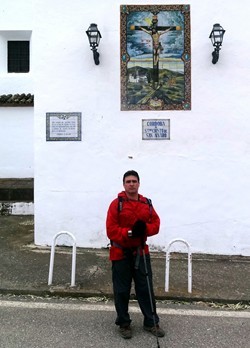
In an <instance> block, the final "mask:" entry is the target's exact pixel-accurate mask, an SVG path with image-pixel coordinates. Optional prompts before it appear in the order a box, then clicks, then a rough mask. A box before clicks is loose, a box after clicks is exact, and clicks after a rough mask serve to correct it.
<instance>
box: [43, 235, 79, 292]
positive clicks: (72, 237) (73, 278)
mask: <svg viewBox="0 0 250 348" xmlns="http://www.w3.org/2000/svg"><path fill="white" fill-rule="evenodd" d="M62 234H66V235H68V236H70V237H71V239H72V240H73V245H72V268H71V286H75V275H76V239H75V237H74V235H73V234H72V233H71V232H68V231H61V232H58V233H57V234H56V235H55V236H54V238H53V243H52V245H51V253H50V264H49V279H48V285H51V284H52V278H53V269H54V258H55V246H56V240H57V238H58V237H59V236H60V235H62Z"/></svg>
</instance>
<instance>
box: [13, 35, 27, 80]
mask: <svg viewBox="0 0 250 348" xmlns="http://www.w3.org/2000/svg"><path fill="white" fill-rule="evenodd" d="M29 70H30V42H29V41H8V72H9V73H13V72H15V73H27V72H29Z"/></svg>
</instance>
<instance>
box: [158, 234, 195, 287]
mask: <svg viewBox="0 0 250 348" xmlns="http://www.w3.org/2000/svg"><path fill="white" fill-rule="evenodd" d="M177 242H180V243H183V244H185V245H186V247H187V249H188V292H189V293H191V292H192V253H191V248H190V245H189V244H188V242H187V241H185V240H184V239H180V238H177V239H174V240H172V241H171V242H170V243H169V244H168V247H167V250H166V274H165V291H166V292H168V291H169V268H170V248H171V246H172V245H173V244H174V243H177Z"/></svg>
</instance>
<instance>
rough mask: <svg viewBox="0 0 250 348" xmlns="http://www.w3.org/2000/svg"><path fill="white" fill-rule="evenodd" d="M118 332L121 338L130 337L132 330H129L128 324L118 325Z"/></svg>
mask: <svg viewBox="0 0 250 348" xmlns="http://www.w3.org/2000/svg"><path fill="white" fill-rule="evenodd" d="M119 333H120V336H121V337H122V338H125V339H127V338H131V337H132V330H131V326H130V325H128V326H120V328H119Z"/></svg>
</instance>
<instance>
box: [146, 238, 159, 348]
mask: <svg viewBox="0 0 250 348" xmlns="http://www.w3.org/2000/svg"><path fill="white" fill-rule="evenodd" d="M142 255H143V261H144V267H145V273H146V279H147V285H148V294H149V301H150V306H151V311H152V316H153V321H154V327H155V332H156V342H157V348H160V343H159V338H158V332H157V326H156V320H155V310H154V305H153V298H152V292H151V288H150V282H149V275H148V267H147V261H146V255H145V250H144V244H143V245H142Z"/></svg>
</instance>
